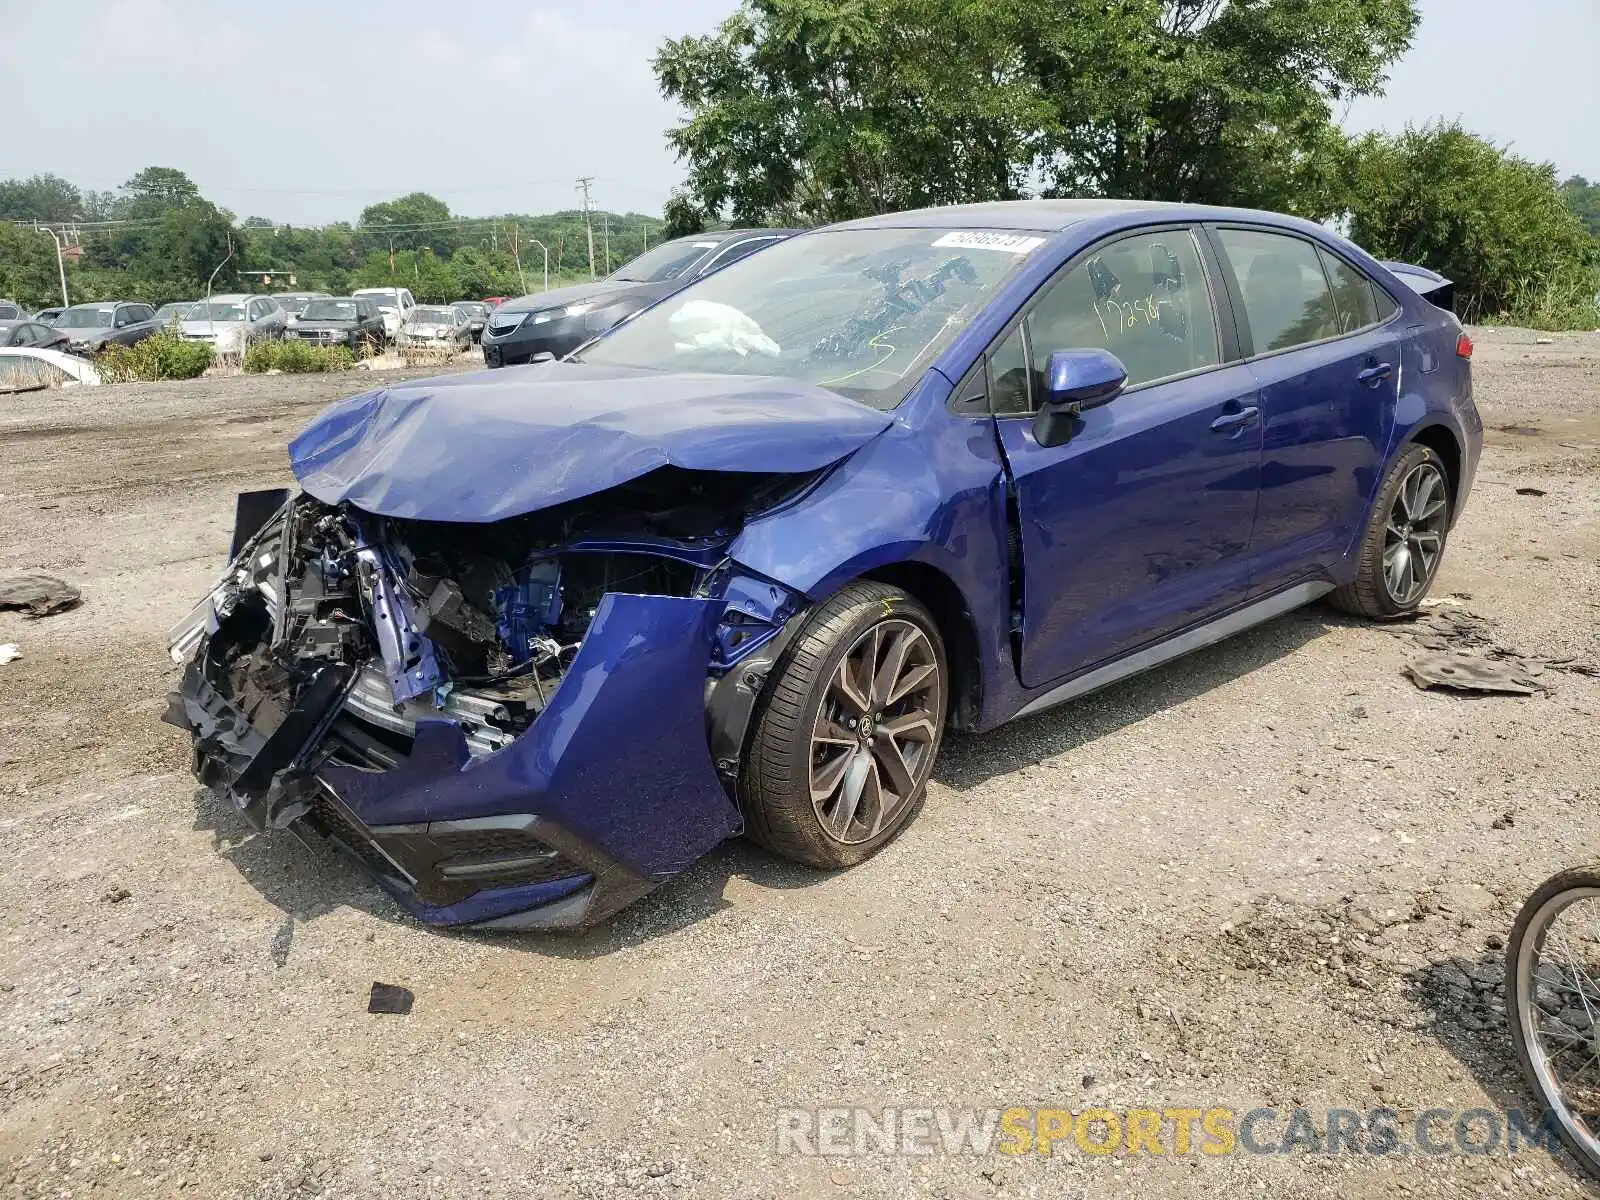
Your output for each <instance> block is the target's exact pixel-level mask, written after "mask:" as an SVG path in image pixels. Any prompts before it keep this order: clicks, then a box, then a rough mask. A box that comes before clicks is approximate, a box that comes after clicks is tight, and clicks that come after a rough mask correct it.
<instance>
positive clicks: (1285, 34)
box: [654, 0, 1417, 224]
mask: <svg viewBox="0 0 1600 1200" xmlns="http://www.w3.org/2000/svg"><path fill="white" fill-rule="evenodd" d="M1416 24H1417V14H1416V11H1415V5H1414V0H1117V2H1115V3H1106V2H1105V0H743V4H742V6H741V7H740V9H739V11H738V12H736V13H735V14H734V15H733V16H732V17H730V18H729V19H728V20H727V21H725V22H724V23H723V25H722V26H721V27H720V28H719V29H718V31H717V32H716V33H713V34H709V35H706V36H703V37H685V38H681V39H677V40H671V41H668V42H666V43H665V44H664V45H663V46H662V48H661V50H660V51H659V52H658V54H657V56H656V59H655V64H654V65H655V71H656V77H657V80H658V82H659V84H660V86H661V90H662V92H663V93H664V94H665V95H666V96H667V97H668V98H669V99H671V100H674V101H676V102H677V103H679V104H681V105H682V106H683V107H684V108H685V109H686V110H687V113H688V116H687V119H686V120H685V121H684V122H683V123H682V124H680V125H679V126H678V127H677V128H675V129H673V130H670V131H669V132H668V135H667V136H668V139H669V141H670V143H671V145H672V146H673V148H674V149H675V150H676V151H677V152H678V155H679V157H680V158H681V159H682V160H683V161H684V162H685V163H686V164H687V166H688V180H687V193H688V195H687V197H686V199H687V201H688V202H689V203H690V204H691V205H692V206H695V207H698V208H700V209H702V210H704V211H705V213H706V214H707V215H708V216H710V215H718V214H723V213H731V215H732V219H733V220H734V221H736V222H739V223H744V222H751V223H755V222H772V223H778V222H781V223H797V224H803V223H809V222H815V221H824V220H836V219H840V218H844V217H851V216H858V215H862V214H866V213H873V212H884V211H892V210H894V209H897V208H906V207H913V206H917V205H924V204H939V203H948V202H953V201H961V200H1005V199H1013V198H1017V197H1021V196H1024V195H1026V194H1028V193H1029V192H1030V191H1043V192H1044V193H1045V194H1050V195H1117V196H1133V197H1143V198H1162V199H1170V200H1187V201H1196V202H1213V203H1244V204H1252V205H1259V206H1263V207H1271V208H1279V209H1288V210H1290V211H1295V212H1301V213H1305V214H1307V215H1311V216H1322V215H1326V213H1328V212H1330V211H1332V209H1333V208H1335V207H1336V206H1337V199H1338V193H1337V183H1338V179H1339V175H1338V168H1339V161H1340V159H1339V155H1338V150H1339V148H1340V146H1341V145H1342V139H1341V137H1340V135H1339V133H1338V130H1337V127H1336V125H1335V122H1334V118H1333V106H1334V105H1335V104H1337V103H1341V102H1343V101H1345V100H1346V99H1348V98H1350V97H1353V96H1359V95H1365V94H1370V93H1373V92H1376V91H1378V90H1379V89H1380V88H1381V86H1382V84H1383V70H1384V68H1385V66H1386V65H1387V64H1388V63H1390V62H1392V61H1393V60H1394V59H1395V58H1396V57H1397V56H1398V55H1399V54H1400V53H1401V52H1402V51H1404V49H1405V48H1406V47H1407V46H1408V45H1409V43H1410V39H1411V36H1412V33H1413V31H1414V30H1415V28H1416Z"/></svg>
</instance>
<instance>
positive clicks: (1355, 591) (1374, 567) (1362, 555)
mask: <svg viewBox="0 0 1600 1200" xmlns="http://www.w3.org/2000/svg"><path fill="white" fill-rule="evenodd" d="M1424 465H1428V466H1431V467H1432V468H1433V469H1434V470H1436V471H1437V472H1438V473H1439V476H1440V478H1441V479H1442V480H1443V485H1444V492H1443V495H1444V510H1443V519H1442V521H1441V522H1440V525H1439V530H1438V537H1439V548H1438V553H1437V554H1436V556H1435V558H1434V560H1433V563H1432V565H1431V566H1430V567H1429V568H1428V571H1427V578H1426V581H1425V582H1424V584H1423V586H1422V588H1421V590H1420V591H1417V592H1416V593H1415V594H1414V595H1408V596H1404V597H1396V596H1395V594H1394V592H1393V591H1392V589H1391V588H1390V585H1389V583H1388V581H1387V579H1386V578H1385V575H1384V551H1385V547H1386V545H1387V541H1388V539H1387V533H1388V530H1389V528H1390V524H1389V517H1390V514H1391V512H1392V511H1393V509H1394V506H1395V500H1396V498H1397V497H1398V496H1399V493H1400V488H1401V485H1402V484H1404V483H1405V481H1406V479H1407V477H1408V476H1410V475H1411V473H1412V472H1413V471H1415V470H1416V469H1417V468H1418V467H1421V466H1424ZM1449 481H1450V472H1449V470H1448V469H1447V468H1446V467H1445V464H1444V460H1443V459H1442V458H1440V457H1439V455H1438V454H1437V453H1435V452H1434V451H1433V450H1430V449H1429V448H1428V447H1427V446H1420V445H1413V446H1411V447H1410V448H1409V449H1408V450H1406V452H1405V453H1404V454H1402V455H1401V456H1400V457H1399V458H1397V459H1396V460H1395V463H1394V465H1393V466H1392V467H1390V468H1389V473H1388V475H1386V476H1385V477H1384V480H1383V486H1382V487H1381V488H1379V489H1378V498H1377V499H1376V500H1375V501H1374V502H1373V505H1372V511H1371V512H1370V513H1368V514H1367V526H1366V528H1365V529H1364V530H1363V531H1362V534H1361V546H1360V549H1359V550H1358V551H1357V553H1356V577H1355V579H1354V580H1353V581H1352V582H1350V583H1348V584H1346V585H1345V586H1344V587H1342V588H1339V589H1337V590H1336V591H1334V592H1333V593H1332V594H1331V595H1330V596H1329V597H1328V600H1329V602H1330V603H1332V604H1333V605H1335V606H1336V607H1338V608H1342V609H1343V610H1344V611H1345V612H1350V613H1355V614H1356V615H1357V616H1361V617H1367V618H1370V619H1371V620H1374V621H1387V620H1393V619H1394V618H1396V617H1403V616H1407V615H1409V614H1410V613H1412V612H1415V611H1416V608H1417V605H1418V604H1420V603H1421V602H1422V598H1423V597H1424V596H1426V595H1427V594H1428V589H1429V588H1430V587H1432V586H1433V577H1434V575H1435V574H1437V572H1438V569H1439V563H1440V562H1441V561H1442V560H1443V558H1444V552H1445V546H1446V543H1447V542H1448V541H1449V535H1450V519H1451V516H1452V513H1451V510H1450V505H1451V498H1450V488H1449ZM1408 528H1409V527H1408Z"/></svg>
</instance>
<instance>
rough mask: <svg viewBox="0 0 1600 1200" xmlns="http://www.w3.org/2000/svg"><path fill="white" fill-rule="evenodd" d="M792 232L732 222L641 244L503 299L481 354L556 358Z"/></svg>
mask: <svg viewBox="0 0 1600 1200" xmlns="http://www.w3.org/2000/svg"><path fill="white" fill-rule="evenodd" d="M794 233H795V231H794V230H792V229H731V230H726V231H724V232H720V233H708V234H697V235H695V236H694V237H686V238H679V239H677V240H676V241H672V242H663V243H662V244H661V245H659V246H657V247H655V248H654V249H652V250H646V251H645V252H644V253H643V254H641V255H640V256H639V257H638V258H636V259H634V260H633V261H631V262H628V263H624V264H623V265H622V266H620V267H618V268H617V269H616V270H615V271H613V272H612V273H611V274H610V275H607V276H606V277H605V278H604V279H600V280H597V281H595V282H593V283H580V284H576V285H575V286H573V287H564V288H553V289H551V290H550V291H548V292H539V293H537V294H536V295H532V296H523V297H522V298H521V299H518V300H512V301H510V302H509V303H506V304H502V305H501V306H500V307H499V308H497V309H495V311H494V312H493V313H492V314H490V317H489V320H488V322H487V323H486V324H485V325H484V330H483V361H484V362H485V363H487V364H488V365H489V366H491V367H504V366H510V365H511V364H512V363H525V362H529V361H531V360H532V359H533V358H534V356H535V355H547V356H550V357H554V358H561V357H563V356H565V355H567V354H570V353H572V351H574V350H576V349H577V348H578V347H579V346H581V345H583V344H584V343H585V342H587V341H588V340H589V339H590V338H593V337H595V336H596V335H598V334H601V333H604V332H605V331H606V330H608V329H610V328H611V327H612V326H614V325H616V324H617V323H618V322H619V321H621V320H623V319H624V318H626V317H629V316H632V315H633V314H634V313H636V312H638V311H639V310H640V309H641V308H648V307H649V306H650V305H652V304H654V303H655V302H656V301H657V300H660V299H663V298H664V297H666V296H670V295H672V294H673V293H674V292H679V291H682V290H683V289H684V288H686V287H688V286H689V285H690V284H691V283H693V282H695V281H696V280H697V279H704V278H705V277H706V276H707V275H712V274H715V273H716V272H717V271H720V270H721V269H722V268H723V267H725V266H727V265H728V264H729V263H734V262H738V261H739V260H740V259H742V258H746V257H748V256H749V255H751V254H754V253H755V252H756V251H758V250H763V249H765V248H766V247H768V246H771V245H775V244H776V243H778V242H781V241H783V240H784V239H785V238H789V237H793V236H794Z"/></svg>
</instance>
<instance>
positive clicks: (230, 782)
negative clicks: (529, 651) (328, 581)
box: [165, 551, 740, 929]
mask: <svg viewBox="0 0 1600 1200" xmlns="http://www.w3.org/2000/svg"><path fill="white" fill-rule="evenodd" d="M252 554H259V551H252ZM222 591H223V589H222V587H221V586H219V589H218V591H216V592H213V594H212V597H211V598H209V599H208V601H207V602H206V603H204V604H202V606H201V608H200V609H198V610H197V613H198V614H200V618H201V624H200V625H199V626H198V627H195V626H193V624H192V623H186V624H189V625H190V627H191V630H194V629H196V628H198V629H205V628H209V629H210V630H211V631H212V633H211V634H210V635H206V636H205V640H203V641H200V642H199V643H198V647H197V652H195V653H194V654H193V657H192V659H191V661H190V662H189V665H188V668H187V670H186V671H185V675H184V679H183V683H182V685H181V687H180V690H179V691H177V692H174V693H173V694H172V696H171V698H170V701H169V708H168V712H167V715H166V718H165V719H166V720H167V721H168V722H169V723H170V724H174V725H178V726H180V727H182V728H186V729H189V730H191V731H192V732H193V734H194V737H195V746H194V769H195V774H196V776H197V777H198V778H199V779H200V781H201V782H202V783H204V784H206V785H207V786H210V787H213V788H216V789H217V790H219V791H225V792H226V793H227V794H228V795H229V796H230V798H231V799H232V801H233V803H234V804H235V806H236V807H237V808H238V809H239V811H240V812H241V813H243V814H244V816H245V817H246V818H247V819H248V820H249V821H250V822H251V824H253V825H254V826H255V827H257V828H258V829H262V830H273V829H288V830H290V831H292V832H294V833H295V834H297V835H298V836H300V837H302V838H310V839H326V840H328V841H330V842H332V843H333V844H334V845H335V846H336V847H337V848H338V849H340V850H341V851H343V852H345V853H346V854H348V855H350V856H351V857H353V858H355V859H356V860H357V861H359V862H360V863H361V864H362V865H363V866H364V867H365V868H366V869H367V870H368V871H370V872H371V873H372V875H373V876H374V877H375V878H376V880H377V881H378V883H379V884H380V885H381V886H382V887H383V888H384V889H385V890H386V891H387V892H389V893H390V895H392V896H393V897H394V898H395V899H396V900H398V901H399V902H400V903H401V904H402V905H403V906H404V907H405V908H406V909H407V910H409V911H410V912H411V913H412V914H413V915H414V916H416V917H417V918H418V919H419V920H421V921H423V922H425V923H427V924H430V925H474V926H485V927H494V928H508V929H539V928H547V929H553V928H577V927H582V926H587V925H591V924H594V923H595V922H598V921H600V920H603V919H604V918H606V917H607V916H609V915H610V914H612V913H614V912H615V911H617V910H618V909H619V908H621V907H623V906H624V905H626V904H628V903H630V902H631V901H633V900H635V899H637V898H638V897H640V896H642V895H643V894H645V893H646V892H648V891H650V890H651V889H652V888H653V887H655V886H656V885H657V884H658V883H660V882H661V881H663V880H665V879H667V878H670V877H671V876H672V875H674V874H676V873H678V872H679V871H681V870H683V869H684V868H685V867H687V866H689V864H690V863H692V862H693V861H694V860H695V859H696V858H698V857H699V856H700V855H701V854H703V853H704V852H705V851H706V850H707V849H709V848H710V847H711V846H713V845H715V844H716V843H718V842H720V841H722V840H723V839H725V838H727V837H729V836H731V835H732V834H735V833H737V832H738V830H739V827H740V820H739V816H738V812H737V810H736V808H735V807H734V805H733V803H732V801H731V800H730V799H729V797H728V793H727V791H726V789H725V788H724V786H723V784H722V782H721V779H720V778H719V776H718V774H717V771H716V769H715V767H714V765H713V763H712V759H711V751H710V747H709V744H708V741H707V734H706V717H705V689H706V671H707V664H708V662H709V661H710V660H711V657H712V645H713V640H714V638H715V636H716V629H717V624H718V622H719V620H720V619H721V617H722V614H723V611H724V608H725V602H724V601H722V600H717V599H711V598H702V597H677V596H642V595H632V594H624V593H610V594H608V595H606V596H605V598H604V599H603V600H602V601H601V602H600V605H599V607H598V609H597V610H596V613H595V616H594V619H593V621H592V623H591V624H590V627H589V631H588V634H587V636H586V637H585V638H584V640H583V642H582V644H581V645H580V646H579V648H578V650H577V653H576V655H575V657H574V658H573V660H572V664H571V666H570V668H569V669H568V670H567V673H566V675H565V677H564V678H563V679H562V681H561V683H560V684H559V685H558V686H557V687H556V689H555V691H554V692H553V693H552V694H551V696H550V699H549V702H548V704H547V705H546V706H545V707H544V709H543V710H542V711H541V712H540V713H539V714H538V716H537V717H535V718H534V720H533V722H532V724H531V725H529V726H528V727H527V729H526V730H525V731H524V732H523V733H522V734H521V735H520V736H518V737H517V738H515V739H514V740H512V741H510V742H509V744H506V745H504V746H503V747H502V748H500V749H498V750H494V751H492V752H489V753H479V754H476V755H474V754H473V753H472V748H470V747H469V745H468V741H467V736H466V733H465V732H464V731H463V728H462V727H461V726H460V725H459V724H457V723H455V722H454V721H452V720H450V719H448V714H447V713H446V712H445V711H443V710H441V712H440V719H438V720H431V719H429V720H420V721H418V722H417V724H416V732H415V736H414V738H413V739H412V742H411V745H410V749H409V752H408V753H401V752H398V751H395V750H393V748H392V747H389V748H387V749H386V748H385V747H384V746H383V745H382V744H380V743H379V742H377V741H375V740H374V739H373V738H372V737H371V731H370V727H366V726H363V725H362V724H361V723H360V722H359V721H357V720H352V718H351V713H352V712H353V711H356V710H354V709H352V708H349V707H347V705H346V701H347V700H350V699H351V698H352V696H353V693H354V690H355V687H356V683H357V678H358V674H359V669H358V668H355V667H350V666H345V665H342V664H337V663H329V664H328V665H326V666H324V667H322V668H321V669H320V670H319V671H318V672H317V673H316V674H314V675H313V676H312V677H311V679H310V680H309V682H308V683H307V684H306V685H305V686H304V687H302V688H301V689H300V691H299V693H298V698H297V699H296V700H295V702H294V703H293V704H292V705H290V706H288V707H287V708H286V709H285V710H284V711H282V712H274V713H272V714H270V715H268V716H265V717H264V716H263V715H262V712H261V708H262V707H270V706H258V707H257V709H256V710H255V711H251V712H246V711H244V710H242V709H241V708H240V707H238V706H237V705H236V704H235V703H234V702H233V701H232V700H231V699H230V698H229V697H228V696H226V695H224V694H223V692H222V691H221V690H219V689H218V688H217V687H215V686H213V684H212V671H213V669H214V668H213V667H212V665H211V664H210V659H209V657H208V656H209V654H210V652H211V648H212V646H211V641H212V638H213V637H215V636H216V633H217V630H218V629H219V628H223V627H225V626H226V622H227V621H228V620H229V619H230V618H229V614H228V613H227V612H225V611H224V612H221V613H220V615H219V612H218V610H219V605H218V597H219V595H221V594H222ZM221 607H223V608H226V605H225V604H224V605H222V606H221ZM183 628H184V627H182V626H180V629H183ZM196 636H199V635H198V634H194V633H192V634H191V636H189V637H188V638H187V639H176V640H175V642H174V645H175V647H178V646H187V647H188V648H190V649H191V650H194V649H196V641H195V638H196ZM223 640H225V639H223ZM374 752H376V753H374ZM380 760H381V761H383V762H384V763H386V765H385V766H379V765H377V764H378V762H379V761H380ZM356 763H363V764H364V765H360V766H357V765H354V764H356Z"/></svg>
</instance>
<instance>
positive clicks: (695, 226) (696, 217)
mask: <svg viewBox="0 0 1600 1200" xmlns="http://www.w3.org/2000/svg"><path fill="white" fill-rule="evenodd" d="M661 215H662V216H664V217H665V218H666V225H665V226H664V227H663V228H662V230H661V236H662V238H663V239H664V240H665V239H671V238H680V237H688V236H689V235H690V234H694V233H702V232H704V230H705V227H706V223H707V222H706V212H705V209H703V208H701V207H700V206H699V205H698V204H696V203H695V202H694V201H693V200H691V199H690V198H689V197H688V196H685V195H684V194H683V193H682V192H673V193H672V195H671V196H669V197H667V203H666V207H665V208H663V209H662V214H661Z"/></svg>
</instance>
